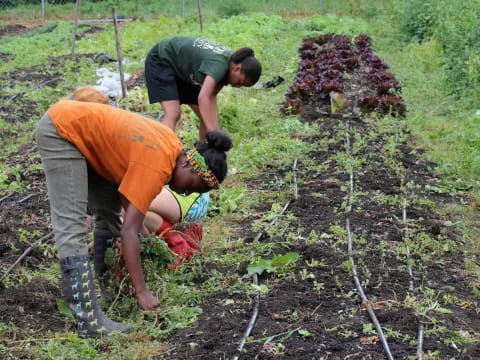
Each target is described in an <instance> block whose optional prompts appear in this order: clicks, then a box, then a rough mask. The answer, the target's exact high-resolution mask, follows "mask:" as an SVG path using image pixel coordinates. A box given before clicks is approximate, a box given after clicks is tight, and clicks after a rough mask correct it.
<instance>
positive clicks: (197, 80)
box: [158, 36, 233, 86]
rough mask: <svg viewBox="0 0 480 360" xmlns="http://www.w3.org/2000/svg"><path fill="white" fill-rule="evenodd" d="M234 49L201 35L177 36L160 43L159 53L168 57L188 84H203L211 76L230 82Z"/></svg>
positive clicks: (222, 81)
mask: <svg viewBox="0 0 480 360" xmlns="http://www.w3.org/2000/svg"><path fill="white" fill-rule="evenodd" d="M232 53H233V52H232V50H231V49H230V48H228V47H226V46H223V45H220V44H218V43H216V42H213V41H209V40H206V39H203V38H200V37H193V36H176V37H173V38H169V39H165V40H163V41H161V42H160V43H159V44H158V55H159V57H160V58H162V59H165V60H167V61H168V62H169V63H170V64H171V65H172V67H173V68H174V69H175V72H176V74H177V76H178V77H179V78H180V79H181V80H182V81H183V82H185V83H188V84H191V85H195V86H201V85H202V84H203V81H204V80H205V77H206V76H207V75H210V76H211V77H213V78H214V79H215V82H216V83H217V84H221V85H226V83H227V76H226V75H227V72H228V64H229V62H230V57H231V56H232Z"/></svg>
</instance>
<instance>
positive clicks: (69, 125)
mask: <svg viewBox="0 0 480 360" xmlns="http://www.w3.org/2000/svg"><path fill="white" fill-rule="evenodd" d="M48 114H49V115H50V117H51V119H52V122H53V124H54V125H55V127H56V129H57V132H58V134H59V135H60V136H61V137H63V138H64V139H66V140H68V141H70V142H71V143H72V144H74V145H75V146H76V147H77V149H78V150H79V151H80V152H81V153H82V154H83V156H85V158H86V160H87V162H88V164H89V165H90V166H91V167H92V168H93V169H94V170H95V171H96V172H97V173H98V174H99V175H100V176H102V177H104V178H105V179H107V180H108V181H111V182H113V183H115V184H118V185H119V187H118V191H119V192H120V193H121V194H122V195H123V196H125V197H126V198H127V199H128V201H130V202H131V203H132V204H133V205H135V207H136V208H137V209H138V210H139V211H141V212H142V213H143V214H146V212H147V210H148V208H149V206H150V203H151V202H152V201H153V199H154V198H155V196H157V195H158V194H159V193H160V191H161V190H162V187H163V186H164V185H165V184H166V183H167V182H168V179H169V177H170V176H171V175H172V172H173V169H174V168H175V163H176V159H177V157H178V155H179V154H180V152H181V150H182V144H181V143H180V140H179V139H178V138H177V136H176V135H175V133H174V132H173V131H172V130H171V129H169V128H168V127H166V126H165V125H163V124H161V123H159V122H156V121H154V120H150V119H147V118H145V117H143V116H140V115H137V114H134V113H131V112H128V111H125V110H122V109H117V108H114V107H112V106H110V105H103V104H97V103H88V102H80V101H70V100H65V101H60V102H59V103H57V104H54V105H52V106H51V107H50V109H49V110H48Z"/></svg>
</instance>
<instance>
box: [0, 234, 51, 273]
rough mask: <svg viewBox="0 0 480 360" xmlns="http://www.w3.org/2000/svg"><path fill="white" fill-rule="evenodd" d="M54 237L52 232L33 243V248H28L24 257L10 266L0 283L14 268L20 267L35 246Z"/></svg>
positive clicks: (21, 256) (20, 257)
mask: <svg viewBox="0 0 480 360" xmlns="http://www.w3.org/2000/svg"><path fill="white" fill-rule="evenodd" d="M52 236H53V231H50V232H49V233H48V234H47V235H44V236H42V237H41V238H40V239H38V240H37V241H35V243H33V245H32V246H30V247H29V248H27V249H26V250H25V251H24V252H23V254H22V255H20V256H19V257H18V259H17V260H15V262H14V263H13V264H12V265H10V267H9V268H8V269H7V270H6V271H5V272H4V273H3V275H2V277H0V282H1V281H2V280H3V279H4V278H5V277H6V276H7V275H8V274H9V273H10V272H11V271H12V270H13V268H14V267H15V266H17V265H18V263H19V262H20V261H21V260H22V259H23V258H24V257H25V256H27V255H28V253H29V252H30V251H31V250H32V249H33V248H34V247H35V246H38V245H40V244H41V243H42V241H45V240H47V239H49V238H51V237H52Z"/></svg>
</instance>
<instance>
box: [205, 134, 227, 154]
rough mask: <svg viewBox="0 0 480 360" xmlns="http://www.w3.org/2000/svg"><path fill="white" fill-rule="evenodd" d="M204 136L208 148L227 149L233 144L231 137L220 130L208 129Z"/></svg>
mask: <svg viewBox="0 0 480 360" xmlns="http://www.w3.org/2000/svg"><path fill="white" fill-rule="evenodd" d="M206 138H207V144H208V148H209V149H215V150H218V151H228V150H230V149H231V148H232V146H233V142H232V139H230V137H229V136H228V135H227V134H225V133H223V132H221V131H208V132H207V134H206Z"/></svg>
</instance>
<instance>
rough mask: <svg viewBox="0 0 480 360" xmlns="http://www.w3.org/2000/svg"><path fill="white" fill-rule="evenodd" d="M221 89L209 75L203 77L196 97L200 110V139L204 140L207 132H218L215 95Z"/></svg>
mask: <svg viewBox="0 0 480 360" xmlns="http://www.w3.org/2000/svg"><path fill="white" fill-rule="evenodd" d="M221 89H222V86H218V85H217V83H216V81H215V79H214V78H213V77H211V76H210V75H207V76H206V77H205V80H204V81H203V84H202V88H201V90H200V93H199V95H198V107H199V110H200V139H205V134H206V133H207V131H213V130H218V118H217V94H218V92H219V91H220V90H221Z"/></svg>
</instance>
